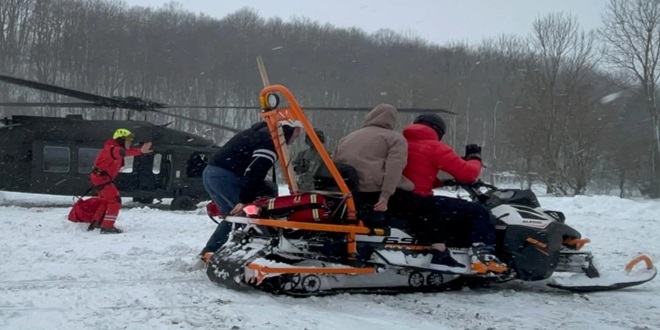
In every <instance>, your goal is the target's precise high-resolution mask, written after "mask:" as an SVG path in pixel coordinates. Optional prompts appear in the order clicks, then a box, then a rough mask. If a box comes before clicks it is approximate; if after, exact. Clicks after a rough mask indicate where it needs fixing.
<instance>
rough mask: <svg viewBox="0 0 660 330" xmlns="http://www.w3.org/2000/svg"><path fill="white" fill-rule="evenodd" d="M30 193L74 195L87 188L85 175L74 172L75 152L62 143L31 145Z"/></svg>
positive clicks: (37, 143)
mask: <svg viewBox="0 0 660 330" xmlns="http://www.w3.org/2000/svg"><path fill="white" fill-rule="evenodd" d="M32 154H33V157H32V180H31V181H30V191H31V192H34V193H42V194H61V195H76V194H81V193H83V192H84V190H85V189H86V188H87V187H88V186H89V182H88V179H87V175H86V173H85V174H80V173H78V171H76V167H75V166H74V165H75V164H74V160H75V159H77V150H76V149H75V148H72V147H71V146H70V145H67V144H64V143H56V142H48V141H35V142H33V143H32Z"/></svg>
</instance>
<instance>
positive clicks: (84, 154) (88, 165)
mask: <svg viewBox="0 0 660 330" xmlns="http://www.w3.org/2000/svg"><path fill="white" fill-rule="evenodd" d="M100 151H101V149H98V148H80V149H78V173H89V172H90V171H91V170H92V166H94V160H96V155H98V154H99V152H100Z"/></svg>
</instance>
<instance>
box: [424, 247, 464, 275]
mask: <svg viewBox="0 0 660 330" xmlns="http://www.w3.org/2000/svg"><path fill="white" fill-rule="evenodd" d="M431 254H432V255H433V259H431V265H430V266H429V268H431V269H433V270H438V271H449V272H456V273H463V272H465V270H466V269H467V268H466V267H465V265H463V264H462V263H460V262H458V261H456V259H454V258H452V256H451V253H450V252H449V250H444V251H440V250H432V251H431Z"/></svg>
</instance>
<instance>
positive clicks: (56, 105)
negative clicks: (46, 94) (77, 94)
mask: <svg viewBox="0 0 660 330" xmlns="http://www.w3.org/2000/svg"><path fill="white" fill-rule="evenodd" d="M0 106H5V107H26V108H30V107H50V108H101V107H102V106H100V105H98V104H95V103H88V102H0Z"/></svg>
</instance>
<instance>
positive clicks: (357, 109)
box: [301, 106, 456, 115]
mask: <svg viewBox="0 0 660 330" xmlns="http://www.w3.org/2000/svg"><path fill="white" fill-rule="evenodd" d="M301 107H302V108H303V110H312V111H313V110H323V111H359V112H367V111H371V110H373V107H312V106H309V107H306V106H301ZM396 110H397V111H398V112H408V113H420V112H440V113H447V114H452V115H455V114H456V112H453V111H450V110H445V109H441V108H396Z"/></svg>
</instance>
